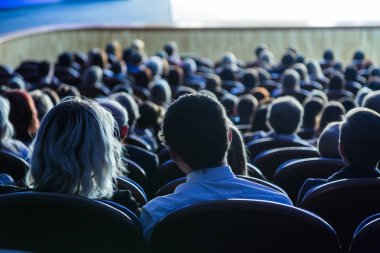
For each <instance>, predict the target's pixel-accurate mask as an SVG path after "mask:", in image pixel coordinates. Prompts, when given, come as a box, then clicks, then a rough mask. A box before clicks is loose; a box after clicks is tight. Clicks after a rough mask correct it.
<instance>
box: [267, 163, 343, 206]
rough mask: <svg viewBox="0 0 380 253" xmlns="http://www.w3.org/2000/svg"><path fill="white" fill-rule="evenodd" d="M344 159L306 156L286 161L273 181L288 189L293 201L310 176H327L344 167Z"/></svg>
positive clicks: (295, 200)
mask: <svg viewBox="0 0 380 253" xmlns="http://www.w3.org/2000/svg"><path fill="white" fill-rule="evenodd" d="M343 167H344V164H343V161H342V160H340V159H329V158H305V159H297V160H292V161H289V162H285V163H283V164H281V165H280V167H279V168H278V169H277V171H276V173H275V174H274V176H273V183H274V184H276V185H278V186H280V187H281V188H282V189H284V190H285V191H286V193H287V194H288V195H289V197H290V199H291V200H292V201H293V203H296V202H297V197H298V192H299V191H300V189H301V187H302V185H303V183H304V182H305V180H306V179H308V178H327V177H329V176H331V175H332V174H333V173H335V172H337V171H338V170H339V169H341V168H343Z"/></svg>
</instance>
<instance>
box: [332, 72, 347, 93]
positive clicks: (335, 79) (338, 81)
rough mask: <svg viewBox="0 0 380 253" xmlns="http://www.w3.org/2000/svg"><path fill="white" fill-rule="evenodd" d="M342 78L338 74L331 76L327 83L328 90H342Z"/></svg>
mask: <svg viewBox="0 0 380 253" xmlns="http://www.w3.org/2000/svg"><path fill="white" fill-rule="evenodd" d="M343 80H344V78H343V76H342V75H340V74H335V75H333V76H332V77H331V79H330V82H329V84H328V88H329V90H343V89H344V81H343Z"/></svg>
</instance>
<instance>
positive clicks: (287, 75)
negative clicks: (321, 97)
mask: <svg viewBox="0 0 380 253" xmlns="http://www.w3.org/2000/svg"><path fill="white" fill-rule="evenodd" d="M281 80H282V89H283V90H285V91H296V90H299V89H300V75H299V74H298V73H297V72H296V71H295V70H293V69H288V70H286V71H285V72H284V73H283V75H282V77H281Z"/></svg>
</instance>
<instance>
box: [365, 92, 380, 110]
mask: <svg viewBox="0 0 380 253" xmlns="http://www.w3.org/2000/svg"><path fill="white" fill-rule="evenodd" d="M363 106H364V107H366V108H368V109H371V110H374V111H375V112H377V113H380V91H374V92H372V93H369V94H368V95H366V96H365V97H364V100H363Z"/></svg>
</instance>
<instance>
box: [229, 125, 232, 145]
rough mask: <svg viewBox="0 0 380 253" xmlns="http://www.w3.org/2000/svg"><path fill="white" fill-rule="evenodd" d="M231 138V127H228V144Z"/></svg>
mask: <svg viewBox="0 0 380 253" xmlns="http://www.w3.org/2000/svg"><path fill="white" fill-rule="evenodd" d="M232 138H233V136H232V130H231V128H229V129H228V144H231V142H232Z"/></svg>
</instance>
